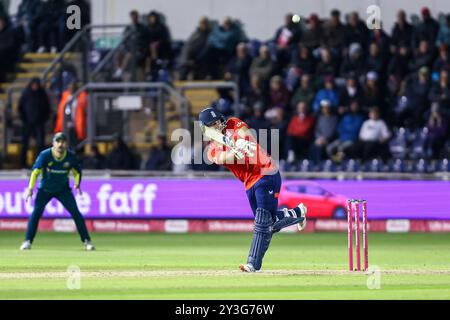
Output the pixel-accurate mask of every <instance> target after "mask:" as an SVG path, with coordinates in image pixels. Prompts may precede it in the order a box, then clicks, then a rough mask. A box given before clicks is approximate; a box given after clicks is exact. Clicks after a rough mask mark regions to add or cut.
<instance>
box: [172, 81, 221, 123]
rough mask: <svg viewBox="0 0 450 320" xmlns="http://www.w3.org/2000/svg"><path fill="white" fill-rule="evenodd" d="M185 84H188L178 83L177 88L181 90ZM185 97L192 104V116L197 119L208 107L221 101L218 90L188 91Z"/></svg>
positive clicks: (185, 92) (176, 83)
mask: <svg viewBox="0 0 450 320" xmlns="http://www.w3.org/2000/svg"><path fill="white" fill-rule="evenodd" d="M185 83H187V82H184V81H176V82H175V87H176V88H177V89H180V88H181V86H182V85H183V84H185ZM189 83H195V81H189ZM184 96H185V97H186V98H187V99H188V100H189V102H190V104H191V116H194V117H196V116H197V115H198V114H199V113H200V111H201V110H203V109H204V108H205V107H206V106H208V105H209V104H211V102H213V101H215V100H217V99H219V94H218V92H217V90H216V89H186V90H184Z"/></svg>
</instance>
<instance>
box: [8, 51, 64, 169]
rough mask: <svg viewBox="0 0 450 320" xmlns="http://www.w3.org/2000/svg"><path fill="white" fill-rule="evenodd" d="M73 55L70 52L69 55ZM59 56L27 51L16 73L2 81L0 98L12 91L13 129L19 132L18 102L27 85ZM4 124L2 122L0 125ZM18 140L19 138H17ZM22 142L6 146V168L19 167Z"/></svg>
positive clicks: (30, 153) (32, 152)
mask: <svg viewBox="0 0 450 320" xmlns="http://www.w3.org/2000/svg"><path fill="white" fill-rule="evenodd" d="M71 55H73V54H72V53H68V54H67V57H69V56H71ZM57 57H58V54H52V53H26V54H24V55H23V56H22V58H21V60H20V61H19V62H18V63H17V64H16V66H15V70H16V71H15V73H11V74H9V75H7V82H4V83H0V99H1V100H2V101H4V102H5V103H6V102H7V99H8V96H7V92H8V90H9V88H14V90H13V91H12V101H11V106H10V107H11V116H12V119H13V120H14V121H13V127H14V128H13V131H14V132H16V136H17V132H19V131H20V130H19V129H20V126H21V124H20V120H19V116H18V102H19V99H20V96H21V95H22V91H23V90H24V89H25V88H26V87H27V85H28V83H29V81H30V80H31V79H32V78H35V77H37V78H40V77H41V75H42V73H43V72H44V70H45V69H46V68H47V67H48V66H49V65H50V64H51V63H52V61H53V60H54V59H55V58H57ZM2 125H4V124H0V127H1V126H2ZM15 140H17V139H15ZM34 149H35V148H34V140H33V139H32V140H31V145H30V149H29V151H28V154H27V158H28V163H32V161H33V160H34V157H35V154H36V150H34ZM20 150H21V143H20V142H19V141H10V142H9V143H8V145H7V147H6V156H7V159H8V161H6V162H5V163H4V166H5V168H9V167H11V169H13V168H17V167H18V163H19V158H20Z"/></svg>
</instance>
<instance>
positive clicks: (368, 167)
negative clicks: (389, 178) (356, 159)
mask: <svg viewBox="0 0 450 320" xmlns="http://www.w3.org/2000/svg"><path fill="white" fill-rule="evenodd" d="M382 169H383V161H382V160H380V159H372V160H368V161H366V162H365V163H364V167H363V170H364V171H365V172H381V171H382Z"/></svg>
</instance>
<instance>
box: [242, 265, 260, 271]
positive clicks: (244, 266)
mask: <svg viewBox="0 0 450 320" xmlns="http://www.w3.org/2000/svg"><path fill="white" fill-rule="evenodd" d="M239 269H241V271H242V272H259V271H260V270H256V269H255V267H253V265H252V264H251V263H246V264H241V265H240V266H239Z"/></svg>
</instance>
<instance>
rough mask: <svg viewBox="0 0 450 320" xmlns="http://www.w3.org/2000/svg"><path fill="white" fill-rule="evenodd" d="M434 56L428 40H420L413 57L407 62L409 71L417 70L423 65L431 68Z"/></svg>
mask: <svg viewBox="0 0 450 320" xmlns="http://www.w3.org/2000/svg"><path fill="white" fill-rule="evenodd" d="M434 57H435V51H434V48H433V47H432V46H430V44H429V42H428V41H426V40H421V41H420V43H419V48H418V49H417V52H416V54H415V56H414V58H413V59H412V60H411V61H410V63H409V71H410V72H417V71H418V70H419V69H420V68H421V67H423V66H426V67H428V68H431V67H432V65H433V60H434Z"/></svg>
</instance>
